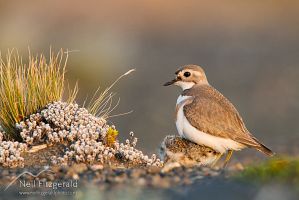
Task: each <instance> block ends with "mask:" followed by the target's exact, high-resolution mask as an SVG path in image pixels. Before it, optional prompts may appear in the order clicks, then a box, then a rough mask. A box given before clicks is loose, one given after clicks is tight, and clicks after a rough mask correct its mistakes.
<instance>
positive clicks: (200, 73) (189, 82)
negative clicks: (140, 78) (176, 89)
mask: <svg viewBox="0 0 299 200" xmlns="http://www.w3.org/2000/svg"><path fill="white" fill-rule="evenodd" d="M175 75H176V76H175V78H174V79H173V80H171V81H168V82H167V83H165V84H164V86H168V85H177V86H180V87H181V88H182V89H183V90H186V89H190V88H192V87H193V86H194V85H196V84H209V83H208V80H207V77H206V75H205V72H204V70H203V69H202V68H201V67H200V66H198V65H185V66H183V67H181V68H180V69H179V70H177V71H176V72H175Z"/></svg>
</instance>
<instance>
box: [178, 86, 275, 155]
mask: <svg viewBox="0 0 299 200" xmlns="http://www.w3.org/2000/svg"><path fill="white" fill-rule="evenodd" d="M182 95H184V96H193V97H195V98H194V100H193V102H192V103H190V104H188V105H185V106H184V114H185V116H186V118H187V120H188V121H189V123H190V124H191V125H192V126H194V127H195V128H197V129H198V130H200V131H202V132H205V133H208V134H210V135H213V136H216V137H222V138H228V139H232V140H234V141H236V142H239V143H241V144H243V145H246V146H248V147H253V148H256V149H258V150H260V151H262V152H264V153H265V154H267V155H270V154H272V151H271V150H270V149H268V148H267V147H265V146H264V145H263V144H261V143H260V142H259V141H258V140H257V139H256V138H255V137H253V136H252V135H251V133H250V132H249V131H248V130H247V128H246V126H245V124H244V122H243V120H242V118H241V116H240V114H239V113H238V111H237V110H236V108H235V107H234V106H233V104H232V103H230V101H229V100H228V99H227V98H225V97H224V96H223V95H222V94H221V93H220V92H218V91H217V90H216V89H214V88H213V87H212V86H210V85H208V84H199V85H195V86H194V87H192V89H189V90H185V91H183V94H182Z"/></svg>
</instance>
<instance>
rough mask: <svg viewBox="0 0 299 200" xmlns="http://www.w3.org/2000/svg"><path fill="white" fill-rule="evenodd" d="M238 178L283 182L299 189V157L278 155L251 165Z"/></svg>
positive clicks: (260, 181) (258, 181)
mask: <svg viewBox="0 0 299 200" xmlns="http://www.w3.org/2000/svg"><path fill="white" fill-rule="evenodd" d="M237 178H239V179H241V180H246V181H254V182H256V183H268V182H281V183H285V184H290V185H294V186H295V187H296V189H298V190H299V158H290V157H280V158H279V157H278V158H273V159H270V160H268V161H266V162H264V163H262V164H259V165H255V166H249V167H247V168H245V170H244V171H243V172H241V173H240V174H239V175H237Z"/></svg>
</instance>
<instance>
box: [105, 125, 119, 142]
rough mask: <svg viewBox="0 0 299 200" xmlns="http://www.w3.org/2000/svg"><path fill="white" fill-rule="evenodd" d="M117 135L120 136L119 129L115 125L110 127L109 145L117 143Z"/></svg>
mask: <svg viewBox="0 0 299 200" xmlns="http://www.w3.org/2000/svg"><path fill="white" fill-rule="evenodd" d="M117 136H118V130H116V129H115V128H113V127H109V129H108V131H107V135H106V143H107V145H108V146H112V145H113V144H114V143H115V141H116V138H117Z"/></svg>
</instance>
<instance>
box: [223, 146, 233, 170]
mask: <svg viewBox="0 0 299 200" xmlns="http://www.w3.org/2000/svg"><path fill="white" fill-rule="evenodd" d="M233 152H234V151H233V150H228V153H227V155H226V158H225V161H224V164H223V169H224V168H226V166H227V164H228V162H229V161H230V159H231V157H232V155H233Z"/></svg>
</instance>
